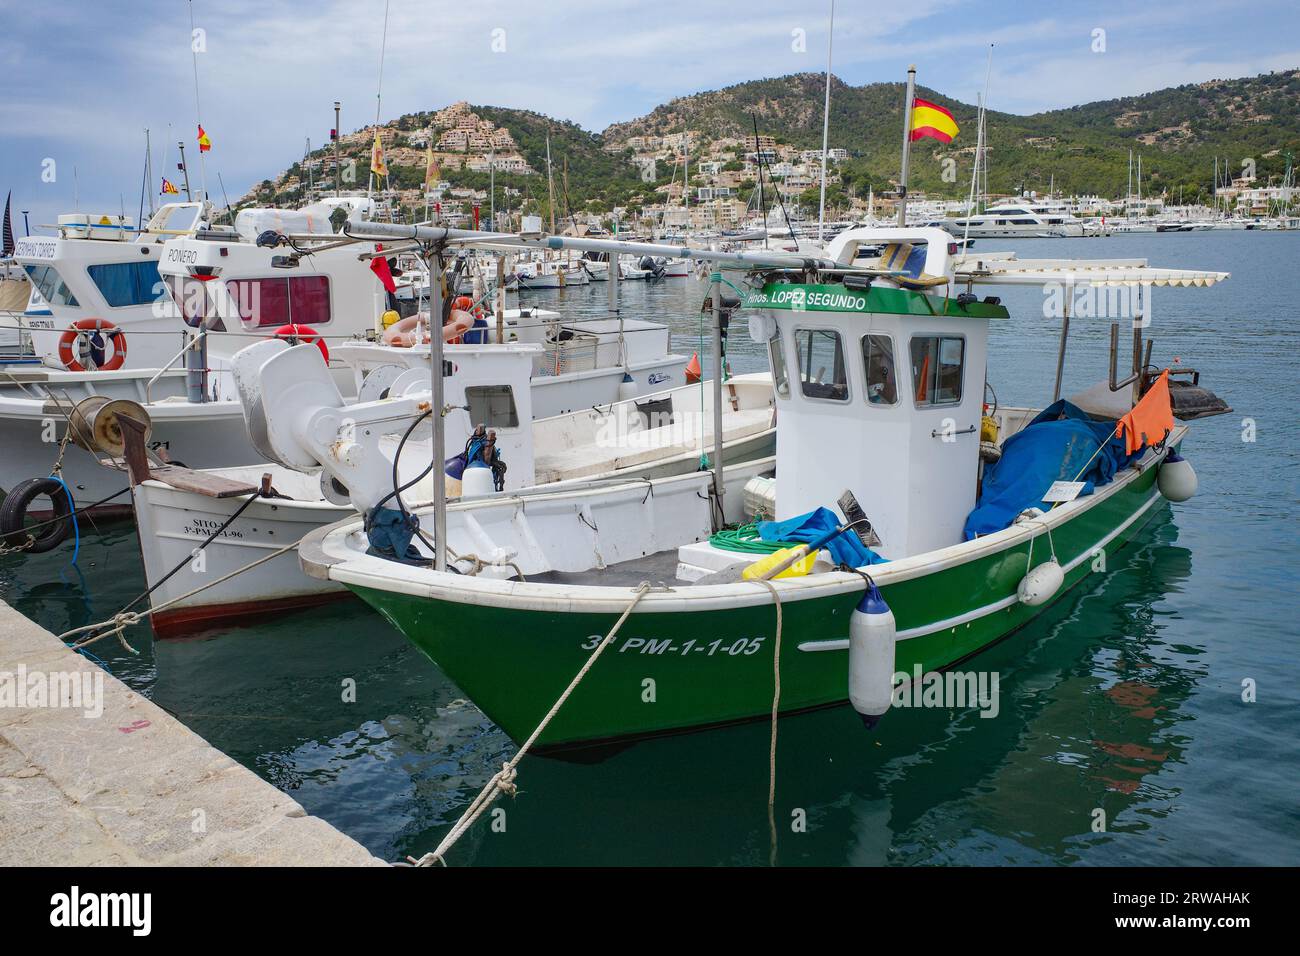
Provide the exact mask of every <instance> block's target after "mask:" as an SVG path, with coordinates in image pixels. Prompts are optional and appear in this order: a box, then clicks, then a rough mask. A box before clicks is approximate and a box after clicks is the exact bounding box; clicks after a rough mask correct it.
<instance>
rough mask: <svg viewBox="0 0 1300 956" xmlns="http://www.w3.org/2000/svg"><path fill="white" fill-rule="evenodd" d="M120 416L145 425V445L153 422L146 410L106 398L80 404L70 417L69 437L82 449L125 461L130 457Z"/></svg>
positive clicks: (98, 397)
mask: <svg viewBox="0 0 1300 956" xmlns="http://www.w3.org/2000/svg"><path fill="white" fill-rule="evenodd" d="M120 415H125V416H126V417H128V418H131V419H134V420H135V421H136V422H138V423H140V424H141V425H143V426H144V441H145V442H146V443H147V442H148V441H149V436H150V435H151V434H152V432H153V422H152V421H151V420H150V418H149V413H148V412H147V411H145V409H144V406H143V405H141V404H140V403H139V402H133V401H131V400H130V399H128V398H116V399H109V398H106V397H105V396H103V395H92V396H91V397H90V398H86V399H82V400H81V401H80V402H78V403H77V404H76V406H75V407H74V408H73V409H72V413H71V414H70V415H69V416H68V437H69V438H70V439H71V440H72V443H73V444H74V445H76V446H77V447H78V448H84V449H85V450H86V451H89V452H98V453H100V454H102V455H108V456H109V457H110V458H121V457H122V456H123V455H125V454H126V441H125V440H124V439H123V437H122V425H121V422H120V421H119V420H118V416H120Z"/></svg>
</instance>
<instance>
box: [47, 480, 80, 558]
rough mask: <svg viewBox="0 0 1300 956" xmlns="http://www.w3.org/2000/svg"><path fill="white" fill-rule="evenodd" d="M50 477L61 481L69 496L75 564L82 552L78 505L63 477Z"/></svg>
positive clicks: (64, 490)
mask: <svg viewBox="0 0 1300 956" xmlns="http://www.w3.org/2000/svg"><path fill="white" fill-rule="evenodd" d="M50 477H51V478H53V479H54V480H55V481H57V482H58V483H59V486H60V487H61V488H62V489H63V493H64V494H65V495H67V496H68V506H69V507H70V508H71V509H72V535H73V545H72V564H73V565H74V566H75V565H76V563H77V555H79V554H80V553H81V528H80V527H79V526H78V525H77V505H76V502H74V501H73V500H72V492H71V490H69V488H68V486H67V485H66V484H65V483H64V481H63V479H62V478H60V477H59V476H58V475H50Z"/></svg>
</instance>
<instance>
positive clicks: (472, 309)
mask: <svg viewBox="0 0 1300 956" xmlns="http://www.w3.org/2000/svg"><path fill="white" fill-rule="evenodd" d="M451 308H452V311H453V312H468V313H470V314H471V315H473V316H474V317H475V318H476V319H481V318H483V306H481V305H475V304H474V300H473V299H471V298H470V297H469V296H467V295H458V296H456V298H454V299H452V300H451Z"/></svg>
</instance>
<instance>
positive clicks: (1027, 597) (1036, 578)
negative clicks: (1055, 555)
mask: <svg viewBox="0 0 1300 956" xmlns="http://www.w3.org/2000/svg"><path fill="white" fill-rule="evenodd" d="M1063 584H1065V572H1064V571H1062V570H1061V566H1060V565H1059V564H1057V563H1056V560H1055V559H1052V560H1051V561H1044V562H1043V563H1042V564H1040V565H1038V567H1036V568H1034V569H1033V570H1032V571H1030V572H1029V573H1028V574H1026V575H1025V576H1024V577H1023V578H1021V579H1020V586H1019V587H1018V588H1016V595H1017V596H1018V597H1019V598H1020V603H1021V604H1028V605H1029V606H1030V607H1038V605H1040V604H1046V603H1047V602H1048V601H1049V600H1051V598H1052V595H1054V594H1055V593H1056V592H1057V591H1059V590H1061V586H1062V585H1063Z"/></svg>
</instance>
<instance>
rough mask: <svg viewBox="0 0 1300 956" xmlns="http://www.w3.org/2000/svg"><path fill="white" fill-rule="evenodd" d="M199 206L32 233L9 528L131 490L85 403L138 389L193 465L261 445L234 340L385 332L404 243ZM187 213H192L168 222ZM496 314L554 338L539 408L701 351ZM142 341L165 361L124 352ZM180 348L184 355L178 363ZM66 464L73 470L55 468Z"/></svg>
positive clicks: (550, 409) (521, 335)
mask: <svg viewBox="0 0 1300 956" xmlns="http://www.w3.org/2000/svg"><path fill="white" fill-rule="evenodd" d="M204 208H205V207H203V205H202V204H198V203H180V204H173V206H172V207H164V209H163V210H162V211H161V212H159V213H158V215H157V216H155V217H154V219H153V220H152V221H151V223H150V226H149V228H148V229H147V230H146V232H145V233H144V235H143V236H142V237H141V238H140V240H139V241H128V240H124V239H122V238H121V237H123V236H128V237H129V235H130V232H129V230H128V229H127V227H126V225H125V224H112V225H111V226H102V227H96V229H97V230H99V231H103V232H105V234H106V236H107V239H99V238H94V236H96V234H97V233H96V230H89V232H86V230H87V229H89V227H85V226H83V225H82V224H80V223H78V224H76V226H75V229H76V230H79V231H77V232H74V231H72V228H73V227H69V230H68V231H67V234H65V235H62V236H60V237H57V238H42V239H39V240H37V239H35V238H33V239H29V240H23V241H22V243H21V244H20V247H19V249H18V258H19V261H21V262H23V263H24V265H25V266H27V271H28V273H29V274H30V275H31V276H32V281H33V283H34V284H35V285H36V287H37V291H38V292H41V294H42V297H43V299H44V300H45V302H46V303H47V305H48V307H49V310H50V313H51V314H50V316H49V317H48V318H41V317H33V318H31V320H30V323H29V324H32V325H33V326H34V327H39V328H40V329H42V332H41V333H40V334H39V335H38V334H37V333H35V332H34V338H36V346H37V354H38V355H39V356H40V357H41V358H42V359H43V363H42V364H41V365H40V366H35V367H20V368H11V369H8V370H7V371H6V372H5V374H4V375H3V376H0V441H3V442H4V443H5V445H6V447H7V448H8V449H9V450H10V453H9V455H7V456H6V460H5V462H4V463H3V464H2V465H0V488H4V489H5V490H6V491H8V492H14V491H15V490H18V491H19V492H20V494H19V495H18V496H16V498H15V500H16V501H19V502H21V503H22V507H21V508H20V509H19V510H18V513H17V516H16V517H12V518H11V519H10V520H9V521H8V522H7V523H4V524H5V527H3V528H0V530H6V531H12V530H13V528H12V527H9V526H14V527H16V525H15V522H19V523H21V518H22V515H23V514H28V515H30V516H39V515H43V514H45V513H46V509H45V507H44V506H42V505H41V504H37V503H36V501H37V499H38V498H45V497H49V498H50V501H51V504H50V506H49V507H51V508H55V507H58V506H59V505H58V504H56V503H54V498H53V496H54V495H65V491H64V489H66V495H68V496H70V498H71V500H72V501H73V502H75V503H76V504H77V505H78V506H89V507H91V508H92V510H99V511H125V510H126V509H127V508H128V507H129V505H128V504H127V501H126V498H125V488H124V483H123V481H122V476H121V474H120V473H119V472H118V471H116V470H115V469H113V468H105V467H102V466H101V464H100V461H101V460H102V459H101V456H97V455H96V454H95V453H93V452H92V451H90V450H88V449H85V448H82V447H80V446H79V445H77V444H76V443H74V442H67V441H64V440H63V439H64V437H65V436H66V435H67V423H68V420H69V417H70V416H71V414H72V412H73V409H74V408H75V407H76V406H78V405H79V404H81V403H82V402H85V401H87V400H89V399H96V400H99V401H100V402H101V403H102V402H103V401H112V400H115V399H127V400H131V401H134V402H138V403H140V404H142V405H143V406H144V407H145V409H146V410H147V412H148V414H149V418H150V421H151V423H152V432H151V435H150V439H149V441H150V450H151V451H152V452H154V453H155V454H158V455H159V456H161V457H163V458H164V459H167V460H171V461H173V462H179V463H183V464H184V465H186V466H188V467H191V468H214V467H220V466H228V465H231V464H240V463H247V462H251V461H256V460H257V455H256V453H255V452H254V450H253V448H252V446H251V445H250V444H249V442H248V438H247V436H246V435H245V433H244V430H243V427H242V417H241V413H240V409H239V402H238V399H237V396H236V394H235V389H234V383H233V379H232V378H231V372H230V358H231V356H232V355H233V354H234V353H235V352H236V351H238V349H240V348H241V347H243V346H244V345H247V344H248V343H249V342H252V341H256V340H257V339H259V338H267V337H273V336H275V335H277V334H279V335H289V336H295V335H297V336H301V337H303V338H305V339H308V340H313V341H316V342H317V343H318V345H319V346H320V347H321V348H322V350H323V351H324V352H325V353H326V354H327V355H328V352H329V348H328V343H334V344H338V343H340V342H347V341H351V340H355V339H357V338H359V337H365V336H375V335H377V334H380V332H381V331H383V317H384V315H385V314H386V313H387V312H389V311H390V309H389V306H390V305H397V306H399V307H400V306H401V303H400V302H397V301H394V300H391V299H390V297H389V295H388V294H387V293H386V291H385V288H384V286H383V285H382V282H381V278H380V277H379V275H378V273H377V272H376V271H375V268H374V267H375V266H376V265H377V264H378V263H379V261H381V260H382V261H383V262H386V261H387V259H388V258H390V257H391V256H392V255H393V254H394V253H397V252H400V251H402V249H401V245H400V243H398V244H392V243H390V244H389V245H388V246H387V247H384V244H382V243H373V242H371V243H361V242H358V241H356V240H353V239H351V238H349V237H347V236H346V235H335V234H333V233H329V234H326V233H324V232H323V231H322V230H324V229H327V228H328V226H327V225H321V224H320V220H321V218H323V220H324V221H325V222H328V217H327V216H326V217H314V216H313V214H312V213H310V212H309V211H307V212H297V213H289V212H284V211H280V210H245V211H243V212H241V213H240V214H239V216H238V217H237V218H236V228H234V229H229V228H227V229H214V228H212V227H210V226H208V225H206V221H205V220H204V219H203V214H204ZM360 211H363V210H361V209H358V210H356V211H354V215H355V214H356V213H357V212H360ZM178 217H183V222H181V223H180V224H181V225H185V226H186V227H187V228H186V229H184V230H182V229H172V228H171V227H172V226H174V225H178ZM345 228H346V226H345ZM82 232H86V234H85V235H82V234H81V233H82ZM409 246H410V244H409V243H407V247H408V250H409ZM120 268H125V269H126V273H127V274H126V275H125V277H123V276H122V275H120ZM380 271H382V270H380ZM164 293H165V296H166V298H160V296H162V295H164ZM115 302H116V303H117V304H116V305H114V303H115ZM416 305H417V304H416V303H415V302H414V301H412V303H411V306H412V307H416ZM499 306H500V304H499ZM476 312H477V313H479V314H476V315H475V316H474V327H473V328H472V329H468V330H467V334H468V336H469V337H471V338H474V337H478V338H479V339H484V338H486V337H489V334H488V325H489V321H488V316H487V314H486V313H484V312H483V311H482V310H481V309H477V310H476ZM104 315H110V316H112V320H111V321H110V320H106V319H104V318H102V317H103V316H104ZM491 318H492V319H493V324H494V325H496V326H499V331H500V336H501V341H502V342H536V343H540V344H542V345H543V346H545V349H544V354H543V356H542V357H540V358H539V359H538V360H537V363H536V367H535V369H534V375H535V377H536V378H538V380H539V382H541V384H542V388H541V389H540V391H541V393H542V394H540V395H539V396H538V398H537V402H536V407H537V408H538V409H539V410H542V411H543V413H544V414H547V415H550V414H559V413H561V412H563V411H567V410H571V409H574V408H585V407H590V406H591V405H597V404H602V403H609V402H612V401H615V400H617V399H619V398H629V397H633V396H635V395H639V394H645V393H648V392H653V391H659V390H662V389H664V388H668V387H671V386H673V385H680V384H684V383H685V366H686V363H687V361H688V357H687V356H684V355H676V354H674V353H672V352H671V350H670V347H669V330H668V327H667V326H666V325H663V324H660V323H649V322H637V321H632V320H620V319H611V320H592V321H586V322H565V321H563V320H562V319H561V317H560V316H559V315H558V314H557V313H554V312H546V311H543V310H529V309H513V310H507V309H504V308H501V307H498V309H497V310H496V314H494V315H492V316H491ZM407 320H411V321H415V320H416V319H415V317H414V316H407ZM38 322H39V323H41V324H40V325H39V326H37V323H38ZM426 325H427V322H426ZM60 330H62V331H60ZM496 331H497V330H496V329H494V330H493V334H494V335H495V334H496ZM445 334H446V327H445V326H444V335H445ZM426 337H427V336H426ZM128 344H129V346H130V349H129V351H128ZM398 351H399V350H390V358H389V359H388V360H387V361H388V364H394V365H402V364H403V363H405V362H406V361H408V360H414V361H419V359H418V357H417V358H414V359H412V358H411V357H410V356H406V355H399V354H398ZM137 352H145V353H146V354H147V355H148V356H149V357H150V358H151V359H153V361H152V364H151V365H149V366H143V367H142V366H138V365H133V364H132V365H128V364H127V363H128V361H129V356H134V355H136V354H137ZM160 355H161V356H163V357H162V358H161V359H159V358H158V356H160ZM182 360H183V361H184V367H175V365H174V363H175V362H178V361H182ZM423 361H424V362H425V364H426V365H427V353H426V358H425V359H424V360H423ZM83 363H88V364H83ZM333 364H334V366H335V367H336V374H337V376H338V379H339V381H340V383H341V384H342V385H344V386H346V385H347V383H348V382H350V381H352V380H353V376H352V373H351V371H350V370H348V369H347V368H346V367H344V366H343V365H342V363H341V362H338V361H335V362H334V363H333ZM54 464H57V465H58V476H57V477H58V479H59V480H61V481H62V482H63V485H62V486H60V485H59V483H58V481H56V480H54V479H52V478H51V477H50V476H51V467H52V465H54ZM61 504H65V505H66V504H68V502H67V501H66V500H65V501H63V502H61Z"/></svg>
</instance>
